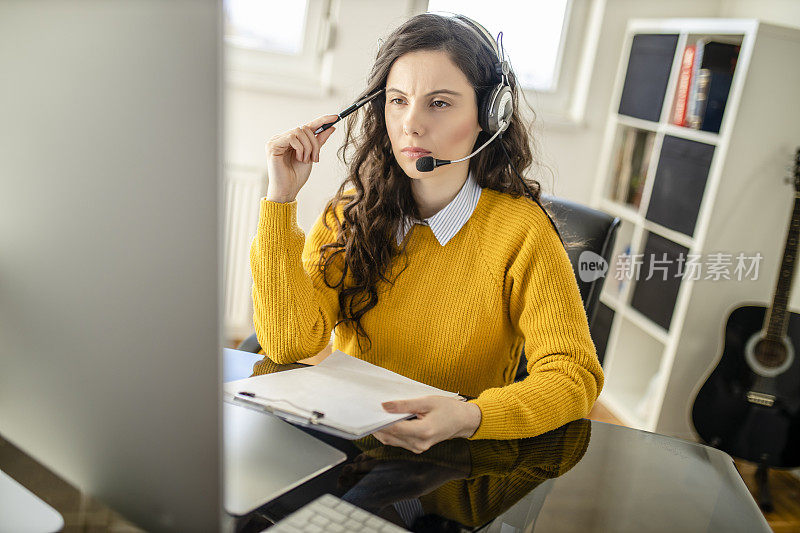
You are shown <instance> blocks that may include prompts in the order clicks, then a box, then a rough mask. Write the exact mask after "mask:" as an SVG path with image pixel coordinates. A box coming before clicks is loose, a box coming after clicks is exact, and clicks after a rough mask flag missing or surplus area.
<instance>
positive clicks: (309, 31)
mask: <svg viewBox="0 0 800 533" xmlns="http://www.w3.org/2000/svg"><path fill="white" fill-rule="evenodd" d="M330 4H331V2H330V0H293V1H291V2H286V1H281V0H223V9H224V14H225V54H226V58H225V59H226V61H225V64H226V81H227V83H229V84H232V85H235V86H240V87H244V88H247V89H258V90H269V91H276V92H290V93H291V94H295V95H296V94H303V95H306V96H318V95H322V94H324V93H325V92H326V91H327V89H328V82H327V80H326V79H325V78H324V77H323V76H322V74H321V73H322V71H323V68H322V64H323V61H324V60H325V56H326V54H327V52H328V50H329V48H330V45H331V41H332V24H331V20H330V18H331V16H330Z"/></svg>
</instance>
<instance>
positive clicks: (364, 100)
mask: <svg viewBox="0 0 800 533" xmlns="http://www.w3.org/2000/svg"><path fill="white" fill-rule="evenodd" d="M382 92H383V89H378V90H377V91H375V92H374V93H372V94H368V95H367V96H365V97H364V98H362V99H361V100H359V101H358V102H356V103H355V104H353V105H351V106H350V107H348V108H347V109H345V110H344V111H341V112H340V113H339V114H338V115H337V116H338V117H339V118H337V119H336V120H334V121H333V122H328V123H327V124H323V125H322V126H320V127H319V128H317V129H316V130H314V135H316V134H318V133H322V132H323V131H325V130H327V129H328V128H330V127H331V126H333V125H334V124H336V123H337V122H339V121H340V120H342V119H343V118H344V117H346V116H347V115H349V114H350V113H352V112H353V111H355V110H356V109H358V108H359V107H361V106H363V105H364V104H366V103H369V102H371V101H372V100H374V99H375V97H376V96H378V95H379V94H381V93H382Z"/></svg>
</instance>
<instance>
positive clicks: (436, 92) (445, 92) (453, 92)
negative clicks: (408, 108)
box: [386, 87, 461, 96]
mask: <svg viewBox="0 0 800 533" xmlns="http://www.w3.org/2000/svg"><path fill="white" fill-rule="evenodd" d="M386 92H387V93H389V92H396V93H400V94H402V95H403V96H408V95H407V94H406V93H404V92H403V91H401V90H400V89H395V88H394V87H389V88H388V89H386ZM434 94H449V95H452V96H461V93H459V92H456V91H451V90H450V89H438V90H436V91H431V92H429V93H428V94H426V95H425V96H433V95H434Z"/></svg>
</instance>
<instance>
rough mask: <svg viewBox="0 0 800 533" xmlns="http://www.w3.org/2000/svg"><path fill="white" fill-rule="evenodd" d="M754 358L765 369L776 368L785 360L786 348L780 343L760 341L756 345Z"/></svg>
mask: <svg viewBox="0 0 800 533" xmlns="http://www.w3.org/2000/svg"><path fill="white" fill-rule="evenodd" d="M755 356H756V360H757V361H758V362H759V363H761V364H762V365H764V366H765V367H766V368H776V367H779V366H781V364H783V362H784V361H785V360H786V348H785V347H784V346H783V344H782V343H780V342H776V341H771V340H767V339H761V340H760V341H758V343H757V344H756V348H755Z"/></svg>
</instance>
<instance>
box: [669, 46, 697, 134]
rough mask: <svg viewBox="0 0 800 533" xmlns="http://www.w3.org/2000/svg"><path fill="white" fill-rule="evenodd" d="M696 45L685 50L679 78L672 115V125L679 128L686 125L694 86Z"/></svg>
mask: <svg viewBox="0 0 800 533" xmlns="http://www.w3.org/2000/svg"><path fill="white" fill-rule="evenodd" d="M694 50H695V48H694V45H693V44H692V45H689V46H687V47H686V48H685V49H684V50H683V61H682V62H681V74H680V76H679V77H678V90H677V92H676V94H675V107H674V108H673V109H674V111H673V113H672V123H673V124H676V125H678V126H685V125H686V103H687V102H688V100H689V87H690V86H691V84H692V64H693V63H694Z"/></svg>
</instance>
